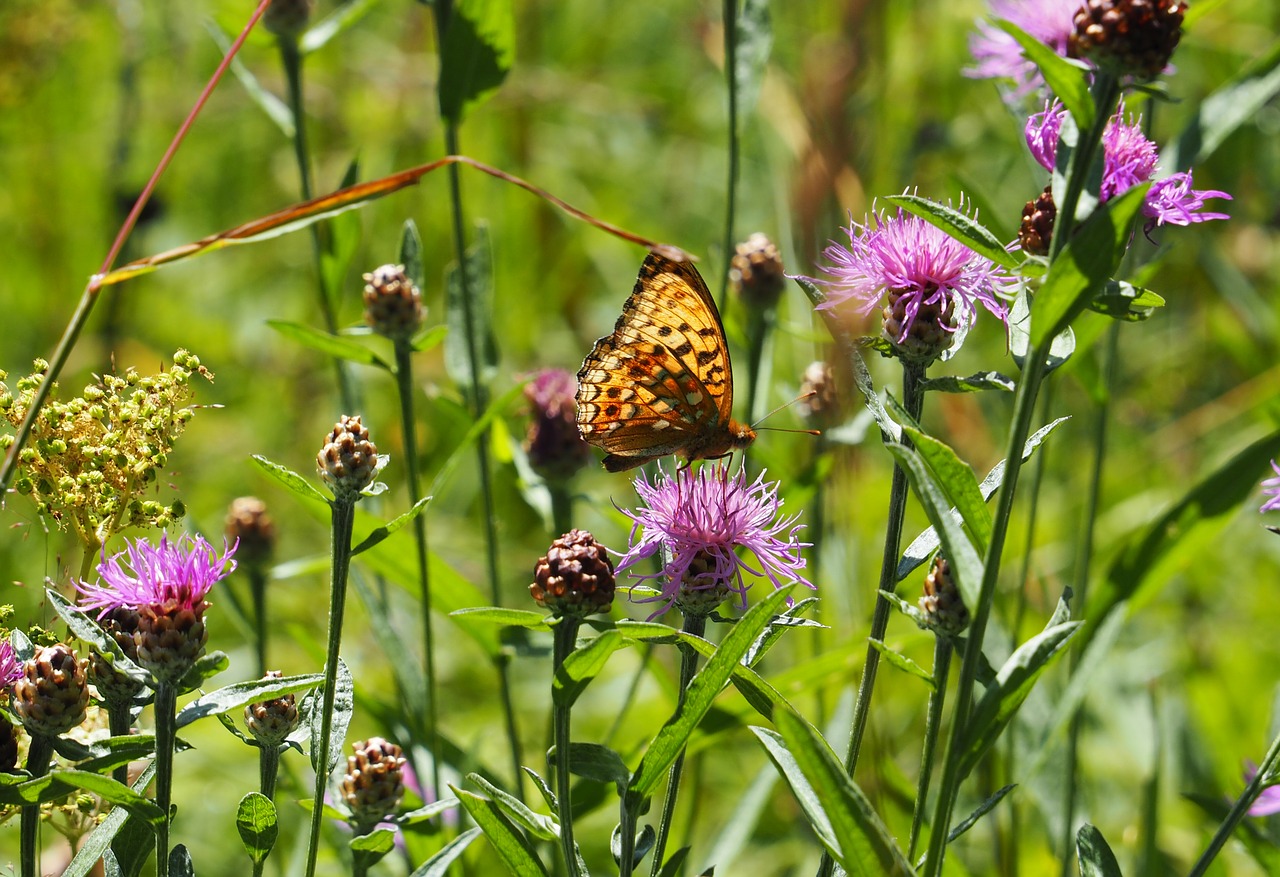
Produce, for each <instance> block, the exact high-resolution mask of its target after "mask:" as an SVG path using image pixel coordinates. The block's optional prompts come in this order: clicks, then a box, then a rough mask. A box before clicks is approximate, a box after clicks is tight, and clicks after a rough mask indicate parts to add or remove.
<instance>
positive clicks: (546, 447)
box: [524, 368, 591, 481]
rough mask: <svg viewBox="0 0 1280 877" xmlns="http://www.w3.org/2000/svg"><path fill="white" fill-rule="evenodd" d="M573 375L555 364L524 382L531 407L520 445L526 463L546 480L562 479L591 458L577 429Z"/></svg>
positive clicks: (589, 451)
mask: <svg viewBox="0 0 1280 877" xmlns="http://www.w3.org/2000/svg"><path fill="white" fill-rule="evenodd" d="M577 389H578V383H577V379H576V378H575V377H574V376H573V374H572V373H570V372H567V371H565V370H564V369H559V368H548V369H543V370H542V371H540V372H538V373H537V374H536V375H534V376H533V380H531V381H529V383H527V384H525V387H524V395H525V398H526V399H528V400H529V404H530V405H531V406H532V408H533V410H532V411H531V412H530V413H531V414H532V417H531V419H530V420H529V431H528V433H527V434H526V435H525V440H524V449H525V453H526V454H528V455H529V465H530V466H532V467H533V471H535V472H537V473H538V474H539V475H541V476H542V477H543V478H545V479H547V480H548V481H565V480H567V479H569V478H571V477H572V476H573V475H574V474H576V473H577V471H578V470H579V469H581V468H582V467H583V466H585V465H586V464H587V463H589V462H590V461H591V446H590V445H588V444H587V443H586V442H585V441H583V439H582V434H581V433H580V432H578V419H577V406H576V402H575V400H574V397H575V395H576V393H577Z"/></svg>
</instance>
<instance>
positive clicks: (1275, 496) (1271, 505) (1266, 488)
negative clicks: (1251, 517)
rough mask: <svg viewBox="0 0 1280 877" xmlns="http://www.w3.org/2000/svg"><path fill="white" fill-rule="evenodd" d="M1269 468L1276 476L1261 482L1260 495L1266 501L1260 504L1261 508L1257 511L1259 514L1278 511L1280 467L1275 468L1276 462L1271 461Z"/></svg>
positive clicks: (1279, 506)
mask: <svg viewBox="0 0 1280 877" xmlns="http://www.w3.org/2000/svg"><path fill="white" fill-rule="evenodd" d="M1271 468H1272V469H1273V470H1274V471H1275V473H1276V474H1275V475H1274V476H1272V477H1271V478H1267V479H1265V480H1263V482H1262V495H1263V496H1265V497H1266V498H1267V499H1266V502H1264V503H1263V504H1262V508H1260V509H1258V511H1260V512H1274V511H1276V510H1277V509H1280V466H1277V465H1276V461H1275V460H1272V461H1271Z"/></svg>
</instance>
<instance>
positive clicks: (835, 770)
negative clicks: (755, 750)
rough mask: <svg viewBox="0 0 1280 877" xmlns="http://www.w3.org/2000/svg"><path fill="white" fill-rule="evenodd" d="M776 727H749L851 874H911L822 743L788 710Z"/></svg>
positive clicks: (860, 876) (867, 804)
mask: <svg viewBox="0 0 1280 877" xmlns="http://www.w3.org/2000/svg"><path fill="white" fill-rule="evenodd" d="M777 725H778V730H779V731H781V734H777V733H774V732H773V731H769V730H767V729H765V728H757V727H753V728H752V729H751V730H752V732H754V733H755V735H756V737H758V738H759V740H760V742H761V743H762V744H764V747H765V752H767V753H768V755H769V758H770V759H771V760H772V761H773V763H774V766H775V767H776V768H777V769H778V773H779V774H781V775H782V778H783V779H784V780H785V781H786V782H787V784H788V785H789V786H790V787H791V791H792V793H793V794H794V795H795V796H796V800H797V801H799V803H800V807H801V809H802V810H804V812H805V815H806V816H807V817H808V818H809V824H810V826H811V827H812V828H813V829H814V831H815V832H816V833H817V835H818V839H819V840H821V841H822V843H823V845H824V846H825V847H826V848H827V849H828V850H829V851H830V852H831V855H832V856H833V857H834V858H835V859H836V861H837V862H839V863H840V865H841V866H842V867H843V868H844V870H845V872H846V873H847V874H849V875H850V877H863V875H865V877H873V875H874V877H884V875H902V877H907V875H912V874H914V873H915V872H914V871H913V870H912V868H911V864H910V863H909V862H908V861H907V859H906V857H905V856H904V855H903V854H902V850H900V849H899V848H898V845H897V844H896V843H894V840H893V837H892V835H890V833H889V829H888V828H887V827H885V824H884V823H883V822H882V821H881V820H880V817H879V816H878V815H877V814H876V812H875V808H873V807H872V806H871V802H870V801H868V800H867V797H866V795H864V794H863V792H862V790H861V789H860V788H858V784H857V783H855V782H854V781H853V780H852V779H850V777H849V775H848V774H847V773H845V770H844V766H843V765H842V764H841V763H840V760H839V759H838V758H836V756H835V753H833V752H832V751H831V748H830V747H829V746H827V744H826V741H825V740H823V739H822V735H820V734H819V733H818V732H817V731H816V730H815V729H814V728H813V727H812V726H811V725H809V723H808V722H806V721H804V720H803V719H801V718H800V717H799V716H797V715H796V714H795V713H793V712H791V711H790V710H779V711H778V715H777Z"/></svg>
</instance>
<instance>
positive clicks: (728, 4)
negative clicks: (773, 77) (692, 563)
mask: <svg viewBox="0 0 1280 877" xmlns="http://www.w3.org/2000/svg"><path fill="white" fill-rule="evenodd" d="M723 21H724V77H725V82H726V84H727V85H728V89H727V90H728V92H729V179H728V181H727V184H726V186H725V197H724V205H725V206H724V269H725V270H723V271H721V272H720V310H721V312H723V311H724V309H725V305H726V304H727V303H728V299H729V260H730V259H731V258H732V257H733V251H734V243H733V219H734V214H735V213H736V211H737V202H738V158H739V153H740V152H741V149H740V147H739V144H738V76H737V67H738V0H724V7H723ZM753 401H754V400H753ZM749 410H750V409H748V411H749Z"/></svg>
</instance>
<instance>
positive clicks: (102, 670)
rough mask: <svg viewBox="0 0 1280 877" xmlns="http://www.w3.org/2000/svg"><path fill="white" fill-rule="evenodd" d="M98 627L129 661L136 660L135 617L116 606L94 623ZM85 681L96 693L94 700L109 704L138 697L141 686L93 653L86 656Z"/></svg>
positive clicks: (124, 608)
mask: <svg viewBox="0 0 1280 877" xmlns="http://www.w3.org/2000/svg"><path fill="white" fill-rule="evenodd" d="M98 626H99V627H101V628H102V629H103V630H104V631H105V632H106V633H107V635H108V636H110V637H111V638H112V639H113V640H115V641H116V644H117V645H118V646H120V650H121V651H122V652H124V654H125V657H127V658H128V659H129V660H130V661H133V662H135V663H136V662H137V660H138V644H137V641H136V640H134V638H133V635H134V633H136V632H137V630H138V613H137V612H135V611H134V610H132V609H129V608H128V607H126V606H117V607H115V608H114V609H110V610H108V611H107V614H105V615H103V616H102V617H101V618H99V619H98ZM89 681H90V682H92V683H93V686H94V688H96V689H97V690H98V697H99V698H101V699H102V700H104V701H105V702H107V703H109V704H112V703H118V704H125V703H130V702H132V701H133V699H134V698H135V697H137V696H138V695H139V694H140V693H142V689H143V687H144V686H143V683H141V682H139V681H137V680H135V679H130V678H129V677H128V676H126V675H124V674H123V673H121V672H120V671H119V670H117V669H116V668H115V667H113V666H112V665H111V664H110V663H108V662H107V660H106V659H105V658H103V657H102V656H101V655H99V654H97V653H96V652H95V653H93V654H91V655H90V656H89Z"/></svg>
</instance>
